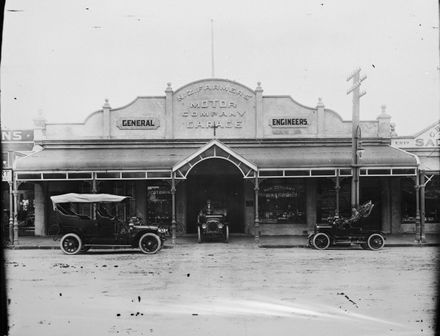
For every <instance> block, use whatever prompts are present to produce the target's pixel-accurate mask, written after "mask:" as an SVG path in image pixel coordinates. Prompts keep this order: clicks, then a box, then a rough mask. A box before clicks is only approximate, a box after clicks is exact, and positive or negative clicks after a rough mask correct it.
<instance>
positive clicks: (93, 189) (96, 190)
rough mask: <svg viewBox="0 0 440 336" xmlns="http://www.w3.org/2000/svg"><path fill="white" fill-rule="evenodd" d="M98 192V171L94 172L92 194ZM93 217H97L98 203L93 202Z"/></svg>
mask: <svg viewBox="0 0 440 336" xmlns="http://www.w3.org/2000/svg"><path fill="white" fill-rule="evenodd" d="M97 192H98V189H97V187H96V173H92V194H96V193H97ZM92 219H96V203H93V204H92ZM124 219H125V216H124Z"/></svg>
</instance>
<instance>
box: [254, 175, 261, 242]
mask: <svg viewBox="0 0 440 336" xmlns="http://www.w3.org/2000/svg"><path fill="white" fill-rule="evenodd" d="M259 190H260V187H259V185H258V171H257V172H255V186H254V191H255V221H254V227H255V242H256V243H258V242H259V241H260V218H259V216H258V192H259Z"/></svg>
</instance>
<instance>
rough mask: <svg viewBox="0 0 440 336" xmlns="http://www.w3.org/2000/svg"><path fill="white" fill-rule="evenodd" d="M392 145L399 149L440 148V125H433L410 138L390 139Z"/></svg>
mask: <svg viewBox="0 0 440 336" xmlns="http://www.w3.org/2000/svg"><path fill="white" fill-rule="evenodd" d="M392 145H393V146H395V147H399V148H433V147H440V124H435V125H434V126H432V127H429V128H428V129H426V130H425V131H423V132H421V133H420V134H418V135H416V136H415V137H412V138H409V137H408V138H398V139H392Z"/></svg>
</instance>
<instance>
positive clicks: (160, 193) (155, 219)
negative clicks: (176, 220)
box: [147, 182, 172, 225]
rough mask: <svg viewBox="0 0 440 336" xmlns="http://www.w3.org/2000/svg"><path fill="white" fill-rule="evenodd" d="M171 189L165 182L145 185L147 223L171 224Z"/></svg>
mask: <svg viewBox="0 0 440 336" xmlns="http://www.w3.org/2000/svg"><path fill="white" fill-rule="evenodd" d="M171 207H172V205H171V188H170V185H169V184H168V183H166V182H156V183H152V184H151V183H150V184H149V185H147V223H149V224H152V225H154V224H157V225H159V224H170V223H171Z"/></svg>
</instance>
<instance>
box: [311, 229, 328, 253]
mask: <svg viewBox="0 0 440 336" xmlns="http://www.w3.org/2000/svg"><path fill="white" fill-rule="evenodd" d="M312 244H313V247H314V248H315V249H318V250H325V249H326V248H327V247H329V246H330V238H329V236H328V235H327V234H325V233H323V232H319V233H317V234H315V235H314V236H313V239H312Z"/></svg>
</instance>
